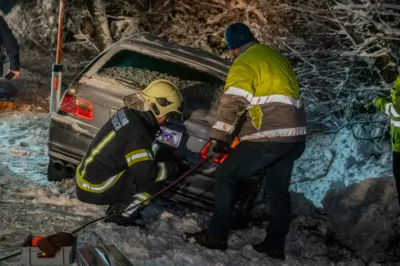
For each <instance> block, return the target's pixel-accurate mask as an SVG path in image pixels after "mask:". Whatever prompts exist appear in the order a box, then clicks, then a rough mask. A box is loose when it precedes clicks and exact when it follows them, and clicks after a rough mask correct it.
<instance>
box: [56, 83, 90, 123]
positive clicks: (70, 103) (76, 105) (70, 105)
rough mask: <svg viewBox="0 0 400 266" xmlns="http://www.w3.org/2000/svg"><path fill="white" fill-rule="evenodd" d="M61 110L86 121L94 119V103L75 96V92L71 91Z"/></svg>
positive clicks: (65, 97)
mask: <svg viewBox="0 0 400 266" xmlns="http://www.w3.org/2000/svg"><path fill="white" fill-rule="evenodd" d="M60 110H61V111H63V112H66V113H69V114H72V115H76V116H78V117H81V118H83V119H86V120H92V119H93V103H92V102H91V101H88V100H85V99H82V98H79V97H76V96H75V90H69V91H68V92H67V93H66V94H65V96H64V98H63V100H62V102H61V105H60Z"/></svg>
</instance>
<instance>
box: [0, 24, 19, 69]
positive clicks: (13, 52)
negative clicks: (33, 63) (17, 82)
mask: <svg viewBox="0 0 400 266" xmlns="http://www.w3.org/2000/svg"><path fill="white" fill-rule="evenodd" d="M0 45H1V46H3V47H4V49H5V50H6V52H7V55H8V58H9V60H10V66H9V68H10V69H11V70H15V71H19V69H20V62H19V46H18V42H17V40H16V39H15V37H14V35H13V33H12V32H11V30H10V28H9V27H8V24H7V22H6V21H5V20H4V18H3V17H2V16H0Z"/></svg>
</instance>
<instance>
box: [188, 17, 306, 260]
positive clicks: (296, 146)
mask: <svg viewBox="0 0 400 266" xmlns="http://www.w3.org/2000/svg"><path fill="white" fill-rule="evenodd" d="M225 38H226V43H227V45H228V48H229V50H231V51H232V53H233V54H234V56H235V57H236V59H235V61H234V62H233V65H232V67H231V69H230V70H229V73H228V76H227V80H226V84H225V91H224V93H223V95H222V98H221V101H220V105H219V108H218V114H217V121H216V122H215V123H214V125H213V128H212V132H211V139H212V140H213V144H212V145H210V148H209V154H211V155H212V156H218V153H222V152H226V151H228V150H229V143H231V141H232V139H233V138H234V137H235V136H236V135H238V136H239V138H240V140H241V142H240V144H239V145H238V146H237V147H236V148H235V149H234V150H233V151H232V152H231V153H230V155H229V157H228V158H227V159H226V160H225V161H224V162H223V163H222V164H221V165H220V166H219V167H218V168H217V170H216V179H217V184H216V203H215V210H214V214H213V216H212V219H211V223H210V226H209V230H208V231H201V232H197V233H185V234H184V236H185V237H186V238H187V239H189V238H194V239H195V241H196V242H197V243H198V244H200V245H202V246H205V247H207V248H211V249H220V250H226V249H227V240H228V234H229V231H230V226H231V220H230V219H231V216H232V212H233V208H234V204H235V200H236V190H237V185H238V182H239V181H241V180H243V179H245V178H248V177H250V176H251V175H252V174H254V173H256V172H258V171H260V170H262V169H267V170H268V172H267V173H268V174H267V176H266V190H267V192H268V194H269V196H270V199H271V214H272V217H271V220H270V223H269V226H268V228H267V236H266V238H265V240H264V242H263V243H261V244H258V245H254V246H253V247H254V249H255V250H256V251H258V252H262V253H266V254H267V255H269V256H270V257H273V258H278V259H284V258H285V256H284V244H285V237H286V234H287V233H288V230H289V226H290V215H291V204H290V194H289V191H288V190H289V183H290V178H291V173H292V168H293V164H294V161H295V160H297V159H298V158H299V157H300V156H301V155H302V153H303V152H304V149H305V141H306V134H307V129H306V124H307V123H306V116H305V111H304V107H303V106H302V103H301V100H300V92H299V86H298V84H297V81H296V76H295V73H294V71H293V69H292V67H291V65H290V63H289V61H288V60H287V59H286V58H285V57H284V56H283V55H281V54H280V53H279V52H277V51H275V50H273V49H271V48H270V47H268V46H265V45H262V44H259V43H258V41H257V40H256V39H255V37H254V36H253V34H252V33H251V31H250V29H249V28H248V27H247V26H246V25H244V24H242V23H235V24H232V25H230V26H229V27H228V28H227V30H226V32H225Z"/></svg>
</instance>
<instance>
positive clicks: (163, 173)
mask: <svg viewBox="0 0 400 266" xmlns="http://www.w3.org/2000/svg"><path fill="white" fill-rule="evenodd" d="M157 165H158V168H159V171H158V175H157V178H156V181H155V182H160V181H164V180H165V179H166V178H167V173H168V172H167V165H165V163H158V164H157Z"/></svg>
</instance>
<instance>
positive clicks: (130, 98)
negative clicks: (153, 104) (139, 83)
mask: <svg viewBox="0 0 400 266" xmlns="http://www.w3.org/2000/svg"><path fill="white" fill-rule="evenodd" d="M124 103H125V105H126V106H127V107H128V108H130V109H133V110H136V111H140V112H147V111H150V107H149V105H148V103H147V101H146V100H145V98H144V97H143V95H142V94H141V93H140V92H134V93H132V94H129V95H127V96H124Z"/></svg>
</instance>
